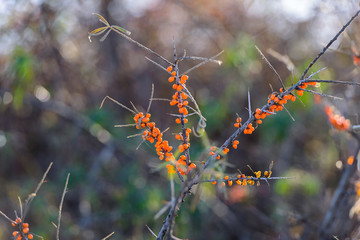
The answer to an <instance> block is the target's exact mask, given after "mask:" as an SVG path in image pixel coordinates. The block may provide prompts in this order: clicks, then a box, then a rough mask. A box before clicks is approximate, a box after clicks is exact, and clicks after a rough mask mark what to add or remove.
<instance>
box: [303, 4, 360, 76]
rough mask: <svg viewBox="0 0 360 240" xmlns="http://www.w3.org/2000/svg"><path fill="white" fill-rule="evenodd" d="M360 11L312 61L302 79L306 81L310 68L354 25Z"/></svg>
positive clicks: (359, 11)
mask: <svg viewBox="0 0 360 240" xmlns="http://www.w3.org/2000/svg"><path fill="white" fill-rule="evenodd" d="M359 13H360V10H358V11H357V12H356V13H355V14H354V15H353V16H352V17H351V19H350V20H349V21H348V22H347V23H346V24H345V25H344V26H343V27H342V28H341V29H340V31H339V32H338V33H337V34H336V35H335V37H333V39H331V40H330V42H329V43H328V44H327V45H326V46H325V47H324V48H323V50H322V51H321V52H320V53H319V54H318V55H317V56H316V57H315V58H314V59H313V60H312V61H311V63H310V64H309V65H308V66H307V68H306V69H305V71H304V73H303V74H302V76H301V78H300V79H305V76H306V74H307V73H308V72H309V70H310V68H311V67H312V66H313V65H314V64H315V63H316V61H317V60H319V58H320V57H321V56H322V55H323V54H324V53H325V52H326V51H327V50H328V48H329V47H330V46H331V45H332V44H333V43H334V42H335V41H336V39H337V38H338V37H339V36H340V35H341V33H342V32H344V31H345V29H346V28H347V27H348V26H349V25H350V23H352V21H353V20H354V19H355V18H356V17H357V16H358V15H359Z"/></svg>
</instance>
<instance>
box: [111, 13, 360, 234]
mask: <svg viewBox="0 0 360 240" xmlns="http://www.w3.org/2000/svg"><path fill="white" fill-rule="evenodd" d="M359 12H360V11H358V12H357V13H356V14H355V15H354V16H353V17H352V18H351V19H350V20H349V21H348V22H347V23H346V24H345V25H344V26H343V27H342V29H341V30H340V31H339V32H338V33H337V34H336V36H335V37H334V38H333V39H331V41H330V42H329V43H328V44H327V45H326V47H324V48H323V50H322V51H321V52H320V53H319V54H318V55H317V56H316V57H315V58H314V60H313V61H312V62H311V63H310V64H309V66H308V67H307V68H306V69H305V71H304V73H303V75H302V77H301V78H300V80H299V81H298V82H297V83H296V84H293V85H292V86H291V87H289V88H288V89H285V87H284V86H283V87H282V88H281V89H280V91H279V92H273V93H272V94H271V95H270V96H269V99H268V103H267V104H265V105H264V106H263V107H262V108H257V109H256V111H255V112H252V111H251V105H250V97H249V109H248V110H249V118H248V119H247V120H246V121H245V122H244V123H241V121H240V120H239V121H237V122H236V124H237V126H236V127H237V130H236V131H235V132H234V133H233V134H232V135H231V136H230V137H229V138H228V139H227V140H226V141H225V142H224V144H223V145H222V146H221V147H220V148H218V150H217V151H216V152H214V153H213V154H211V156H210V157H209V158H208V159H207V160H206V162H205V164H204V166H203V167H202V168H200V169H198V170H197V171H196V172H194V174H191V175H188V176H187V179H186V180H185V181H184V182H183V184H182V187H181V189H180V190H179V192H178V195H177V197H176V199H175V201H174V202H173V203H172V204H171V207H170V210H169V212H168V215H167V217H166V219H165V221H164V224H163V226H162V228H161V230H160V232H159V234H158V236H157V239H164V238H165V237H166V238H169V239H174V238H175V237H173V226H174V221H175V216H176V214H177V212H178V211H179V208H180V206H181V204H182V202H183V201H184V198H185V196H186V195H187V194H188V193H189V192H190V190H191V188H192V187H193V186H194V185H195V184H198V183H200V182H201V181H203V180H202V179H201V177H202V176H203V173H204V172H205V170H207V168H209V166H210V165H211V163H213V162H214V161H215V159H219V156H220V155H221V154H220V153H221V152H222V154H227V153H228V152H229V148H228V147H229V146H230V145H233V147H234V146H236V147H234V148H237V145H238V144H239V141H238V140H236V139H237V138H238V137H239V135H240V134H241V133H244V134H251V133H252V132H253V131H254V130H255V128H256V127H257V126H258V125H260V124H261V123H262V120H263V119H264V118H265V117H266V116H269V115H272V114H275V112H277V111H281V110H283V109H284V105H285V104H286V103H287V101H288V100H291V101H295V99H296V95H294V93H293V92H295V91H296V93H297V95H299V96H302V95H303V92H304V90H305V89H306V88H307V87H308V85H316V83H318V82H327V83H338V82H336V81H332V80H320V81H316V80H314V79H312V77H313V76H314V75H315V74H316V73H314V74H311V75H310V76H308V77H305V76H306V75H307V73H308V71H309V70H310V68H311V67H312V66H313V65H314V64H315V62H316V61H317V60H318V59H319V58H320V57H321V56H322V55H323V54H324V53H325V52H326V50H327V49H328V48H329V47H330V45H331V44H332V43H333V42H334V41H335V40H336V39H337V38H338V36H339V35H340V34H341V33H342V32H343V31H344V30H345V29H346V27H347V26H348V25H349V24H350V23H351V22H352V21H353V20H354V19H355V17H357V15H358V14H359ZM111 30H113V29H111ZM114 31H116V30H114ZM116 32H118V31H116ZM118 33H119V34H120V35H122V36H124V37H125V38H126V39H128V40H130V39H129V37H128V36H126V35H124V33H122V32H118ZM130 41H131V42H134V43H136V44H138V45H139V43H137V42H136V41H135V40H132V39H131V40H130ZM139 46H143V45H141V44H140V45H139ZM144 48H145V49H147V48H146V47H144ZM150 52H152V51H150ZM155 55H157V54H155ZM185 58H186V52H184V56H183V58H179V59H180V60H183V59H185ZM162 59H163V58H162ZM174 59H175V62H174V63H170V62H169V61H168V60H166V59H165V60H164V59H163V60H164V61H165V62H167V63H168V65H169V67H168V69H167V70H168V72H169V73H171V75H172V76H170V78H169V82H173V81H175V84H174V85H173V89H175V90H176V92H175V94H174V95H173V101H171V102H170V103H171V105H177V106H178V108H179V113H180V118H178V119H177V120H176V122H177V123H178V124H181V129H182V132H181V135H180V136H179V137H178V138H179V139H180V140H181V141H183V144H182V145H180V146H179V150H184V151H185V150H186V151H185V155H183V156H184V157H182V158H183V159H179V160H183V162H185V166H190V165H189V164H191V163H190V156H189V155H187V154H186V152H188V149H189V147H190V146H189V145H186V147H184V144H187V143H188V137H187V136H186V129H187V128H186V127H185V124H186V122H185V121H186V120H185V119H186V117H187V116H188V111H187V107H186V106H184V104H183V103H184V102H185V101H186V100H185V99H184V96H185V95H182V93H183V94H186V93H184V91H183V90H184V89H186V86H185V83H186V80H187V78H186V79H184V78H183V79H182V77H183V75H181V74H179V65H178V64H179V62H180V60H179V59H177V56H176V49H175V42H174ZM268 65H269V66H271V64H269V63H268ZM173 67H174V71H172V68H173ZM169 68H171V69H170V70H169ZM162 69H163V70H164V68H162ZM278 77H279V76H278ZM341 83H343V82H341ZM353 85H356V84H353ZM189 95H190V94H189ZM249 95H250V94H249ZM186 96H188V94H186ZM194 102H195V101H194ZM186 105H187V104H186ZM196 108H197V107H196ZM197 110H198V109H197ZM137 112H138V111H137ZM198 112H199V113H200V110H198ZM137 114H140V112H138V113H137ZM145 117H146V116H145ZM139 119H140V124H139V123H138V122H137V123H136V124H137V125H136V126H137V127H138V126H139V128H145V127H148V126H146V125H147V122H146V123H144V124H145V125H144V126H143V120H142V117H139ZM139 119H138V120H139ZM201 119H202V118H200V120H201ZM255 122H256V123H255ZM254 123H255V127H254V126H253V124H254ZM154 127H155V125H154ZM154 127H150V130H151V128H154ZM184 130H185V133H184ZM148 131H149V130H148ZM151 131H152V130H151ZM147 134H148V133H145V139H147V138H148V135H147ZM150 139H151V138H150ZM160 143H162V142H160ZM181 146H182V147H181ZM182 148H183V149H182ZM161 151H164V149H163V148H162V149H161ZM161 151H160V155H162V154H163V152H161ZM165 151H166V152H168V151H167V150H166V149H165ZM184 158H185V159H184ZM172 160H173V161H176V160H175V158H172ZM171 163H173V162H171ZM175 164H176V163H175ZM182 165H183V163H182ZM168 166H169V165H168ZM175 166H176V165H175ZM169 168H171V167H169ZM168 170H169V169H168ZM169 172H171V171H169ZM268 174H269V173H268ZM241 177H242V180H246V182H247V181H249V180H252V179H253V178H254V177H252V179H250V178H249V179H244V178H245V177H243V176H241ZM255 177H257V176H255ZM268 177H271V176H270V175H268ZM257 179H259V180H262V179H261V176H260V177H257ZM274 179H275V178H274ZM224 180H225V179H224ZM229 180H231V181H237V180H239V181H240V178H232V179H230V178H228V179H227V181H229Z"/></svg>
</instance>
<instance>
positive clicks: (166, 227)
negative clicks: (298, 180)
mask: <svg viewBox="0 0 360 240" xmlns="http://www.w3.org/2000/svg"><path fill="white" fill-rule="evenodd" d="M359 13H360V10H359V11H357V12H356V14H355V15H354V16H353V17H352V18H351V19H350V20H349V21H348V22H347V23H346V24H345V25H344V26H343V27H342V28H341V29H340V31H339V32H338V33H337V34H336V35H335V36H334V37H333V38H332V39H331V40H330V41H329V43H328V44H327V45H326V46H325V47H324V48H323V49H322V51H321V52H320V53H319V54H318V55H317V56H316V57H315V58H314V59H313V60H312V62H311V63H310V64H309V65H308V66H307V68H306V69H305V71H304V72H303V74H302V76H301V78H300V79H299V81H298V82H297V83H295V84H293V85H292V86H291V87H289V88H288V89H285V87H284V86H283V91H282V92H281V93H279V94H278V97H279V99H282V98H283V97H284V96H285V95H288V94H292V92H293V91H295V90H302V88H301V86H302V84H304V83H309V82H319V83H320V82H323V83H334V84H349V85H359V84H356V83H350V82H342V81H332V80H316V79H312V77H313V76H314V75H315V74H317V73H314V74H311V75H309V76H308V77H306V75H307V73H308V72H309V70H310V68H311V67H312V66H313V65H314V64H315V63H316V62H317V60H318V59H319V58H320V57H321V56H322V55H323V54H324V53H325V52H326V51H327V50H328V49H329V47H330V46H331V45H332V44H333V43H334V42H335V41H336V40H337V38H338V37H339V36H340V34H341V33H343V32H344V30H345V29H346V28H347V27H348V26H349V25H350V23H351V22H352V21H353V20H354V19H355V18H356V17H357V16H358V15H359ZM97 16H98V15H97ZM98 17H99V16H98ZM99 18H100V21H101V22H103V23H104V24H105V25H107V29H110V30H113V31H115V32H117V33H118V34H120V35H121V36H123V37H125V38H126V39H128V40H129V41H131V42H133V43H135V44H136V45H138V46H140V47H142V48H144V49H145V50H147V51H149V52H150V53H152V54H154V55H156V56H157V57H159V58H161V59H162V60H164V61H165V62H166V63H167V64H169V65H171V66H173V67H174V68H175V72H176V76H175V77H176V82H177V83H178V82H179V76H180V75H179V66H178V64H179V62H180V61H181V60H183V59H191V58H190V57H186V52H184V56H183V57H180V58H177V55H176V49H175V41H174V58H175V63H171V62H170V61H168V60H167V59H165V58H164V57H162V56H161V55H159V54H158V53H155V52H154V51H152V50H151V49H149V48H147V47H145V46H143V45H142V44H140V43H138V42H137V41H135V40H133V39H132V38H130V37H129V36H128V35H127V34H126V33H124V32H123V31H122V30H121V29H118V28H114V27H113V26H110V25H109V24H108V23H107V22H106V20H103V21H102V17H99ZM96 30H98V29H96ZM96 30H94V31H96ZM110 30H109V31H108V32H110ZM94 31H93V32H91V33H90V35H91V34H92V33H93V34H92V35H93V36H95V35H98V34H97V33H96V32H95V33H94ZM98 31H100V30H98ZM101 31H102V30H101ZM104 31H105V30H104ZM259 53H260V54H261V55H262V57H263V58H264V59H265V60H266V58H265V57H264V55H263V54H262V53H261V52H260V51H259ZM193 59H200V58H194V57H193ZM201 60H203V62H202V63H200V64H198V65H196V66H195V67H198V66H200V65H202V64H204V63H205V62H208V61H212V60H213V58H210V59H207V60H206V59H205V60H204V59H201ZM266 61H267V60H266ZM152 62H153V61H152ZM267 64H268V65H269V66H270V67H272V65H271V64H270V63H269V62H268V61H267ZM156 65H158V64H156ZM161 68H162V67H161ZM163 70H164V68H163ZM191 70H192V69H191ZM187 72H189V70H188V71H185V73H187ZM277 77H278V78H279V80H280V82H281V85H283V84H282V81H281V78H280V76H279V75H277ZM183 87H185V86H183ZM313 94H315V92H314V93H313ZM249 96H250V94H249ZM192 100H193V99H192ZM193 101H194V100H193ZM194 102H195V101H194ZM249 104H250V103H249ZM274 104H275V102H274V101H273V100H272V101H269V102H268V103H267V104H265V105H264V106H263V107H262V108H261V112H268V111H269V109H270V107H271V106H272V105H274ZM250 107H251V106H250V105H249V115H250V116H249V118H248V119H247V120H246V121H245V122H244V123H243V124H242V125H241V127H239V128H238V129H237V130H236V131H235V132H234V133H233V134H232V135H231V136H230V137H229V138H228V139H227V140H226V141H225V142H224V143H223V144H222V146H221V147H220V148H219V149H218V150H217V152H216V154H214V155H212V156H210V157H209V158H208V159H207V160H206V162H205V164H204V166H203V168H202V169H200V168H201V167H199V168H197V170H196V171H194V173H192V172H191V173H190V174H189V175H188V176H187V179H186V180H184V181H183V184H182V187H181V189H180V190H179V192H178V195H177V197H176V198H175V201H174V202H172V204H171V207H170V210H169V212H168V214H167V217H166V219H165V221H164V223H163V225H162V228H161V229H160V231H159V234H158V235H157V239H158V240H161V239H176V238H175V237H174V236H173V226H174V221H175V217H176V215H177V213H178V211H179V209H180V206H181V204H182V203H183V201H184V199H185V197H186V195H187V194H188V193H190V190H191V188H192V187H193V186H194V185H195V184H198V183H201V182H207V181H210V180H201V177H202V175H203V173H204V172H205V171H206V170H207V169H208V168H209V166H211V165H212V164H213V163H214V161H215V159H216V157H217V155H218V154H220V152H221V151H223V150H224V149H225V148H227V147H228V146H229V145H230V144H231V143H232V142H233V141H234V140H235V139H237V138H238V137H239V136H240V134H241V133H242V132H243V131H244V130H245V129H246V128H247V127H248V125H249V124H250V123H253V122H254V121H255V120H256V118H255V116H254V113H253V112H252V111H251V108H250ZM197 110H198V109H197ZM198 111H199V110H198ZM199 113H200V111H199ZM184 117H185V116H181V126H182V131H183V133H184V129H185V123H184ZM186 142H187V140H186V138H184V143H186ZM185 154H186V157H187V160H186V162H187V164H189V162H190V156H189V152H188V149H187V151H186V153H185ZM273 179H275V178H273ZM259 180H261V179H259Z"/></svg>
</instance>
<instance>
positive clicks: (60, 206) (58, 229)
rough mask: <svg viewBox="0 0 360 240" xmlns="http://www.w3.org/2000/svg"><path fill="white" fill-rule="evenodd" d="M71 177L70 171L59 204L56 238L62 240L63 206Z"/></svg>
mask: <svg viewBox="0 0 360 240" xmlns="http://www.w3.org/2000/svg"><path fill="white" fill-rule="evenodd" d="M69 178H70V173H68V175H67V177H66V182H65V187H64V191H63V193H62V196H61V201H60V205H59V216H58V223H57V226H56V240H60V223H61V221H60V220H61V212H62V207H63V203H64V198H65V194H66V189H67V186H68V183H69Z"/></svg>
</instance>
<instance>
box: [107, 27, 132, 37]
mask: <svg viewBox="0 0 360 240" xmlns="http://www.w3.org/2000/svg"><path fill="white" fill-rule="evenodd" d="M111 27H112V28H115V29H116V30H119V31H120V32H122V33H125V34H126V35H130V34H131V32H130V31H128V30H126V29H125V28H122V27H119V26H116V25H112V26H111Z"/></svg>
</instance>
